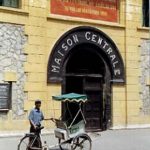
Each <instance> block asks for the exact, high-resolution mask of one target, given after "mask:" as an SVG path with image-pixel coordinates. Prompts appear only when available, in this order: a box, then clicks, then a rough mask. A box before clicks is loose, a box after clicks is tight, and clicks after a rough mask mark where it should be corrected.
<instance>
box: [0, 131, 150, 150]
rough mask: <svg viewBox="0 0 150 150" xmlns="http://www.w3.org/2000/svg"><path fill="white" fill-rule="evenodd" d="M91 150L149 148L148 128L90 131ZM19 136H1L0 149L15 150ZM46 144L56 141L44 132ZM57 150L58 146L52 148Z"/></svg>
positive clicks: (149, 136) (147, 149)
mask: <svg viewBox="0 0 150 150" xmlns="http://www.w3.org/2000/svg"><path fill="white" fill-rule="evenodd" d="M89 135H90V137H91V139H92V145H93V146H92V150H149V149H150V129H128V130H127V129H126V130H107V131H104V132H101V133H90V134H89ZM20 138H21V137H20V136H11V137H8V136H5V137H4V136H3V137H2V136H1V137H0V150H17V145H18V143H19V140H20ZM44 140H46V141H47V144H49V145H53V144H56V143H57V139H56V138H55V137H54V135H53V134H48V135H47V134H46V132H45V134H44ZM54 150H58V148H56V149H54Z"/></svg>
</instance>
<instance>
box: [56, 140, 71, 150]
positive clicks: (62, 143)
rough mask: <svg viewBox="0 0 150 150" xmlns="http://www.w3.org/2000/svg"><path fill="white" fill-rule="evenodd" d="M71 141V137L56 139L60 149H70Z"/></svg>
mask: <svg viewBox="0 0 150 150" xmlns="http://www.w3.org/2000/svg"><path fill="white" fill-rule="evenodd" d="M71 141H72V139H69V140H67V141H64V140H62V139H58V143H59V148H60V149H61V150H71Z"/></svg>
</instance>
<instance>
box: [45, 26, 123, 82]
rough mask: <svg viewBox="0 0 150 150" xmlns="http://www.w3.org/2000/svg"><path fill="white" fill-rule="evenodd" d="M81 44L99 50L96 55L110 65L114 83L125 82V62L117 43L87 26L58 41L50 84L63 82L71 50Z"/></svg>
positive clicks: (50, 72) (53, 58) (49, 74)
mask: <svg viewBox="0 0 150 150" xmlns="http://www.w3.org/2000/svg"><path fill="white" fill-rule="evenodd" d="M81 44H82V45H83V44H85V47H86V45H87V44H90V45H93V46H95V47H97V48H98V51H96V53H97V54H98V55H101V56H102V57H103V59H104V60H105V62H106V64H108V66H109V68H110V71H111V76H112V82H113V83H124V82H125V74H124V64H123V60H122V57H121V55H120V53H119V50H118V48H117V47H116V45H115V43H114V42H113V41H112V40H111V39H110V38H109V37H108V36H107V35H106V34H105V33H103V32H102V31H100V30H98V29H96V28H93V27H87V26H82V27H77V28H74V29H72V30H70V31H68V32H67V33H66V34H64V35H63V36H62V37H61V38H60V39H59V40H58V41H57V43H56V44H55V46H54V48H53V50H52V52H51V56H50V59H49V63H48V82H53V83H60V82H61V81H62V79H63V77H62V73H63V70H64V68H63V67H64V63H65V60H66V59H67V57H68V56H69V55H70V54H71V50H72V49H73V48H74V47H76V46H77V45H78V46H79V45H81ZM93 51H94V48H93ZM97 67H98V66H97Z"/></svg>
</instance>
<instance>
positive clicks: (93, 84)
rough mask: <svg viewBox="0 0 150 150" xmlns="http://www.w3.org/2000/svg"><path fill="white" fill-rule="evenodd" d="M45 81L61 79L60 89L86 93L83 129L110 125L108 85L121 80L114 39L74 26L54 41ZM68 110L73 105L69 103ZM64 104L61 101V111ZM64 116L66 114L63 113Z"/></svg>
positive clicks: (109, 87) (59, 81) (101, 128)
mask: <svg viewBox="0 0 150 150" xmlns="http://www.w3.org/2000/svg"><path fill="white" fill-rule="evenodd" d="M48 82H52V83H61V85H62V93H70V92H76V93H80V94H82V93H84V94H87V96H88V98H89V102H88V103H87V104H86V105H85V107H83V111H84V114H85V117H86V120H87V125H86V129H87V130H92V131H98V130H104V129H107V128H109V126H110V125H111V116H112V114H111V103H112V101H111V85H112V84H118V83H119V84H120V83H124V82H125V74H124V64H123V61H122V57H121V55H120V53H119V50H118V49H117V47H116V45H115V43H114V42H113V41H112V40H111V39H110V38H109V37H108V36H107V35H106V34H105V33H103V32H102V31H100V30H98V29H96V28H93V27H84V26H83V27H77V28H74V29H72V30H70V31H68V32H66V33H65V34H64V35H63V36H62V37H61V38H60V39H59V40H58V41H57V43H56V44H55V46H54V48H53V50H52V53H51V55H50V59H49V63H48ZM69 107H70V110H71V111H72V113H75V112H76V110H77V106H75V104H74V105H71V104H70V105H69ZM65 110H66V106H65V105H62V114H64V111H65ZM64 117H66V118H67V117H68V116H67V115H66V116H64Z"/></svg>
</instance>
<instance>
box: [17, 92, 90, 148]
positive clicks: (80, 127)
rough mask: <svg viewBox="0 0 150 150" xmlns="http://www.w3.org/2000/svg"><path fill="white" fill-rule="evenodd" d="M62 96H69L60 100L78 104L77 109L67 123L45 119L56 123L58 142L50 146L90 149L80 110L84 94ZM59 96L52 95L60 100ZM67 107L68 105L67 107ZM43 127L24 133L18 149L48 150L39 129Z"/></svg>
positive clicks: (85, 98)
mask: <svg viewBox="0 0 150 150" xmlns="http://www.w3.org/2000/svg"><path fill="white" fill-rule="evenodd" d="M62 96H63V97H69V99H68V98H65V99H62V102H66V100H67V101H69V102H75V103H78V104H79V110H78V111H77V113H76V115H75V116H74V118H73V119H72V118H71V122H70V123H68V122H67V120H66V121H63V120H62V119H61V120H59V119H54V118H50V119H46V120H51V121H53V122H54V123H55V124H56V129H55V130H54V133H55V137H56V138H57V139H58V144H57V145H54V146H50V147H56V146H59V148H60V149H61V150H91V149H92V140H91V138H90V137H89V136H88V135H87V133H86V132H85V124H86V120H85V117H84V115H83V112H82V107H81V106H82V103H84V102H85V101H86V100H87V97H86V96H85V95H80V94H75V93H71V94H65V95H62ZM60 98H61V97H53V99H55V100H57V99H58V100H59V101H60ZM68 109H69V107H68ZM79 115H80V116H81V117H82V119H81V120H78V119H77V118H78V116H79ZM43 128H44V127H40V128H38V129H37V132H35V133H28V134H26V135H25V136H24V137H23V138H22V139H21V140H20V143H19V145H18V150H49V147H48V145H47V144H46V141H44V142H43V140H42V137H41V134H40V133H41V130H42V129H43Z"/></svg>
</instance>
